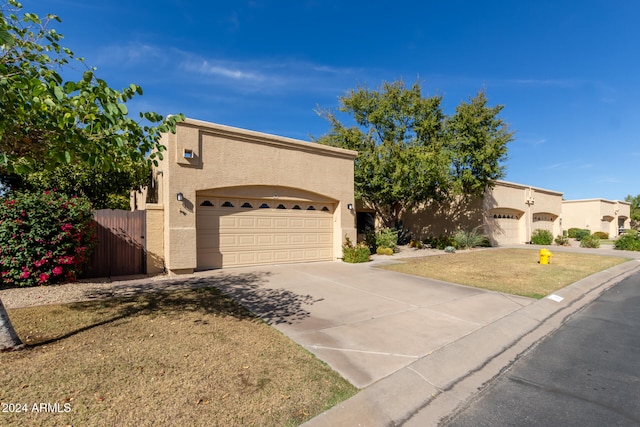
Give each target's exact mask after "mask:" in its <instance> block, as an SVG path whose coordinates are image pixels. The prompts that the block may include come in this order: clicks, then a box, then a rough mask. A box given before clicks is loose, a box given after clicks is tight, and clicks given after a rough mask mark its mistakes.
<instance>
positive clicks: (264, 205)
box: [260, 203, 269, 209]
mask: <svg viewBox="0 0 640 427" xmlns="http://www.w3.org/2000/svg"><path fill="white" fill-rule="evenodd" d="M260 209H269V205H268V204H266V203H263V204H261V205H260Z"/></svg>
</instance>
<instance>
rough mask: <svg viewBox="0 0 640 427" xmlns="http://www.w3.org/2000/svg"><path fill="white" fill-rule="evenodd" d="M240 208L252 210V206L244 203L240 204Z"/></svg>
mask: <svg viewBox="0 0 640 427" xmlns="http://www.w3.org/2000/svg"><path fill="white" fill-rule="evenodd" d="M240 207H241V208H252V207H253V206H251V203H249V202H244V203H243V204H242V206H240Z"/></svg>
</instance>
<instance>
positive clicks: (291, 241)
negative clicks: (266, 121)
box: [133, 119, 357, 273]
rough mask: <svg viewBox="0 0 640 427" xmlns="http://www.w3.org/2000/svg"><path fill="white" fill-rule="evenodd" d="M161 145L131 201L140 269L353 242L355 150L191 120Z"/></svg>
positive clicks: (175, 269)
mask: <svg viewBox="0 0 640 427" xmlns="http://www.w3.org/2000/svg"><path fill="white" fill-rule="evenodd" d="M162 144H163V145H164V146H165V147H167V151H166V152H165V153H164V159H163V160H162V161H160V163H159V165H158V167H157V168H154V170H153V177H154V182H153V185H152V186H151V187H150V188H149V189H147V190H146V192H145V193H144V194H142V193H139V194H137V195H136V196H135V200H134V202H133V203H134V205H135V209H146V210H147V242H146V246H147V254H148V257H147V265H148V267H147V270H148V273H155V272H159V271H162V270H163V269H166V270H168V271H169V272H170V273H191V272H193V271H194V270H197V269H210V268H222V267H230V266H242V265H255V264H277V263H289V262H301V261H324V260H335V259H337V258H340V257H342V242H343V240H344V237H345V236H349V237H350V238H351V239H353V240H355V235H356V230H355V211H354V209H353V204H354V203H355V201H354V185H353V161H354V159H355V157H356V155H357V153H356V152H355V151H349V150H344V149H339V148H333V147H328V146H325V145H320V144H315V143H311V142H304V141H299V140H294V139H290V138H283V137H279V136H275V135H269V134H265V133H259V132H253V131H248V130H243V129H238V128H233V127H229V126H222V125H218V124H213V123H207V122H202V121H197V120H192V119H187V120H185V121H183V122H180V123H178V124H177V127H176V133H175V134H165V135H164V136H163V140H162ZM150 202H154V203H150Z"/></svg>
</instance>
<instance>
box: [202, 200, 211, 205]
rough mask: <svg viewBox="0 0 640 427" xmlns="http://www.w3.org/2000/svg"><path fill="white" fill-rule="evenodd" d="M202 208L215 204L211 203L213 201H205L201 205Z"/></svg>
mask: <svg viewBox="0 0 640 427" xmlns="http://www.w3.org/2000/svg"><path fill="white" fill-rule="evenodd" d="M200 206H213V203H211V201H209V200H205V201H204V202H202V203H200Z"/></svg>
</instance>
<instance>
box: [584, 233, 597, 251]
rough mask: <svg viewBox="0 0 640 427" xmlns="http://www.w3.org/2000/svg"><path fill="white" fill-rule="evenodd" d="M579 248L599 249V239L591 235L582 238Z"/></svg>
mask: <svg viewBox="0 0 640 427" xmlns="http://www.w3.org/2000/svg"><path fill="white" fill-rule="evenodd" d="M580 247H581V248H599V247H600V239H598V238H597V237H595V236H592V235H588V236H584V237H583V238H582V239H581V240H580Z"/></svg>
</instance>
